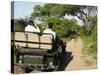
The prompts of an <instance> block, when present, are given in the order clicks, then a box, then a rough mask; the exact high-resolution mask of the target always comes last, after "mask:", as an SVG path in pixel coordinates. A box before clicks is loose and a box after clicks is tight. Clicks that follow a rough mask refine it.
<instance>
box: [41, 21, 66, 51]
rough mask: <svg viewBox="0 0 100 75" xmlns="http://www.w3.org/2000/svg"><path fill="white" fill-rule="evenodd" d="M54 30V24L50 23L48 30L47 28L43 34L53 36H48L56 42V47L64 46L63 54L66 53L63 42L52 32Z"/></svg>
mask: <svg viewBox="0 0 100 75" xmlns="http://www.w3.org/2000/svg"><path fill="white" fill-rule="evenodd" d="M52 29H53V23H51V22H49V23H48V28H46V29H45V30H44V31H43V33H49V34H52V35H53V37H52V35H46V36H50V37H51V38H53V39H54V41H55V45H57V44H60V45H61V46H62V52H65V45H64V43H63V41H62V40H61V39H60V38H59V37H58V36H57V35H56V33H55V32H54V31H53V30H52Z"/></svg>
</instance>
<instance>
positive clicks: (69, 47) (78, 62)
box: [65, 37, 96, 71]
mask: <svg viewBox="0 0 100 75" xmlns="http://www.w3.org/2000/svg"><path fill="white" fill-rule="evenodd" d="M84 47H85V44H84V42H83V41H82V39H81V38H79V37H78V38H76V39H72V40H71V41H69V42H67V44H66V51H69V52H72V55H73V60H72V61H71V62H70V63H69V64H68V66H67V67H66V68H65V70H67V71H68V70H85V69H95V68H96V61H95V60H94V59H93V58H92V57H91V56H89V55H87V54H84V52H83V50H84Z"/></svg>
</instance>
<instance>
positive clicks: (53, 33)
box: [43, 29, 56, 39]
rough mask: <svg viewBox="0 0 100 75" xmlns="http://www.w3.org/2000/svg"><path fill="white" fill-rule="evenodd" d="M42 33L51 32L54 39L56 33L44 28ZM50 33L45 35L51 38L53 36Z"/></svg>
mask: <svg viewBox="0 0 100 75" xmlns="http://www.w3.org/2000/svg"><path fill="white" fill-rule="evenodd" d="M43 33H49V34H52V35H53V36H54V39H55V37H56V33H55V32H54V31H52V30H51V29H46V30H44V31H43ZM52 35H47V36H50V37H51V38H53V37H52Z"/></svg>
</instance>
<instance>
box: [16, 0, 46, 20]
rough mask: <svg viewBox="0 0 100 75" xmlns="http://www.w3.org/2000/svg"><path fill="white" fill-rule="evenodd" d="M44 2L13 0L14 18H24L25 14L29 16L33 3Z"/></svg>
mask: <svg viewBox="0 0 100 75" xmlns="http://www.w3.org/2000/svg"><path fill="white" fill-rule="evenodd" d="M43 4H44V3H34V2H24V1H15V2H14V19H18V18H24V17H25V16H27V17H30V15H31V13H32V12H33V8H34V6H35V5H43Z"/></svg>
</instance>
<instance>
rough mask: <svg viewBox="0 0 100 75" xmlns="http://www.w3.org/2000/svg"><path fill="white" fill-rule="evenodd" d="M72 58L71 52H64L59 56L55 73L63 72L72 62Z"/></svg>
mask: <svg viewBox="0 0 100 75" xmlns="http://www.w3.org/2000/svg"><path fill="white" fill-rule="evenodd" d="M72 59H73V56H72V52H65V53H63V54H62V55H61V56H60V61H61V62H60V66H59V67H58V70H57V71H64V70H65V68H66V67H67V66H68V64H69V63H70V61H72Z"/></svg>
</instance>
